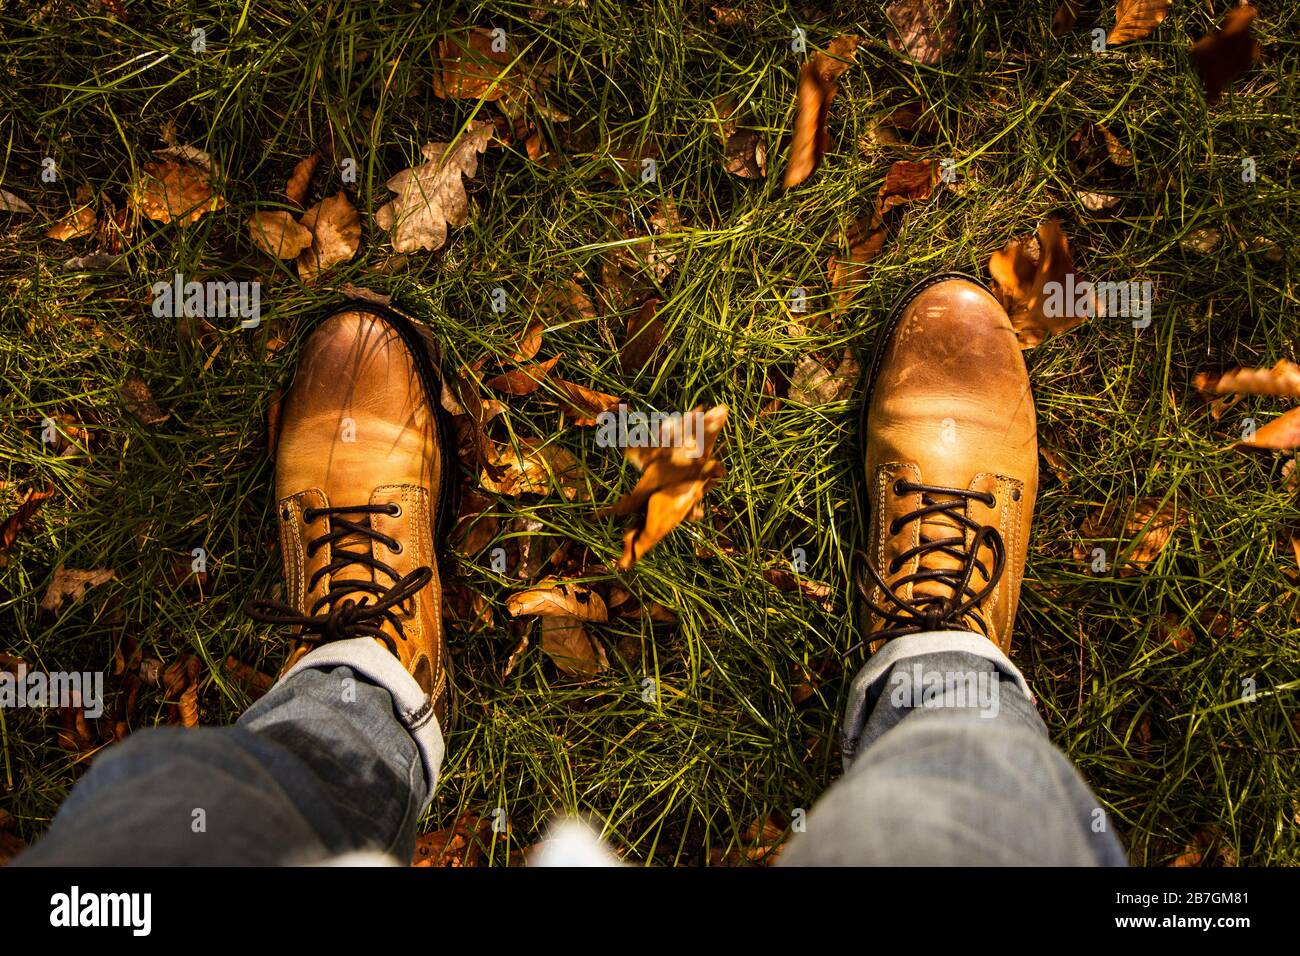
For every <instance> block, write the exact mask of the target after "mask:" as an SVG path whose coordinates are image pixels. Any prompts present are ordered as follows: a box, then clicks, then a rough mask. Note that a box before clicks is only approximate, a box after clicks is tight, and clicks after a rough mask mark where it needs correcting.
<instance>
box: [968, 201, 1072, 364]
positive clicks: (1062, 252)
mask: <svg viewBox="0 0 1300 956" xmlns="http://www.w3.org/2000/svg"><path fill="white" fill-rule="evenodd" d="M1037 246H1038V257H1037V259H1035V258H1034V257H1033V255H1032V253H1031V243H1030V241H1029V240H1028V239H1020V240H1016V241H1014V242H1010V243H1008V244H1007V245H1006V247H1004V248H1003V249H1001V250H999V251H998V252H995V253H993V256H992V258H990V259H989V273H990V274H991V275H992V276H993V281H994V283H995V285H996V289H995V291H996V293H997V295H998V298H999V299H1000V300H1001V302H1002V305H1003V307H1004V308H1005V309H1006V310H1007V314H1008V315H1010V317H1011V324H1012V326H1013V327H1014V328H1015V330H1016V337H1017V338H1018V339H1019V340H1020V347H1021V348H1022V349H1027V348H1032V347H1033V346H1035V345H1038V344H1039V343H1040V342H1042V341H1043V340H1044V339H1045V338H1047V337H1048V336H1050V335H1059V334H1060V333H1062V332H1066V331H1068V330H1070V329H1072V328H1074V327H1075V326H1077V325H1081V324H1082V323H1083V322H1085V321H1086V320H1087V318H1088V316H1089V315H1090V314H1092V312H1093V311H1095V310H1093V309H1083V310H1080V309H1077V308H1074V307H1073V305H1074V303H1073V302H1070V303H1068V305H1069V306H1071V307H1069V308H1067V307H1065V305H1066V304H1067V303H1065V302H1064V301H1063V296H1064V289H1065V282H1066V276H1068V275H1072V274H1073V273H1074V260H1073V259H1072V258H1071V257H1070V247H1069V243H1068V242H1067V241H1066V238H1065V233H1064V232H1062V231H1061V227H1060V226H1059V225H1058V224H1057V223H1056V221H1055V220H1052V219H1048V220H1046V221H1044V223H1043V224H1042V225H1041V226H1039V227H1038V236H1037ZM1056 312H1060V313H1062V314H1060V315H1056V314H1054V313H1056ZM1071 313H1073V314H1071Z"/></svg>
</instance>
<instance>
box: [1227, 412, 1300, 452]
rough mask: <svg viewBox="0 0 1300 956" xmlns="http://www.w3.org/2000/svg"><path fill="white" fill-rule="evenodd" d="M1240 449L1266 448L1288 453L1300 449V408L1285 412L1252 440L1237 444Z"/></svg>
mask: <svg viewBox="0 0 1300 956" xmlns="http://www.w3.org/2000/svg"><path fill="white" fill-rule="evenodd" d="M1237 447H1238V448H1264V449H1272V450H1274V451H1286V450H1288V449H1292V448H1300V406H1297V407H1296V408H1293V409H1291V410H1290V411H1288V412H1283V413H1282V414H1281V415H1279V416H1278V417H1277V418H1275V419H1273V420H1272V421H1270V422H1267V423H1266V424H1264V425H1262V426H1261V427H1260V428H1259V430H1258V431H1256V432H1255V434H1254V435H1252V436H1251V437H1250V438H1244V439H1242V440H1241V441H1239V442H1238V443H1237Z"/></svg>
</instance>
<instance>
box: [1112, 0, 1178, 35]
mask: <svg viewBox="0 0 1300 956" xmlns="http://www.w3.org/2000/svg"><path fill="white" fill-rule="evenodd" d="M1168 14H1169V0H1119V2H1118V3H1116V4H1115V25H1114V26H1113V27H1111V28H1110V33H1108V34H1107V35H1106V45H1107V46H1114V45H1115V44H1118V43H1128V42H1129V41H1130V40H1140V39H1142V37H1144V36H1146V35H1147V34H1149V33H1150V32H1151V31H1152V30H1154V29H1155V28H1156V27H1158V26H1160V24H1161V23H1163V22H1164V19H1165V17H1166V16H1167V15H1168Z"/></svg>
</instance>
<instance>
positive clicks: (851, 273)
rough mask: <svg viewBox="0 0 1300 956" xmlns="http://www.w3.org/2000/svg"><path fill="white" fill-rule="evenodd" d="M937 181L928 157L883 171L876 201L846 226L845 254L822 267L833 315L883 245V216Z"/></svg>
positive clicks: (840, 309) (920, 197) (841, 310)
mask: <svg viewBox="0 0 1300 956" xmlns="http://www.w3.org/2000/svg"><path fill="white" fill-rule="evenodd" d="M938 181H939V164H938V162H937V161H935V160H932V159H927V160H921V161H919V162H912V161H910V160H905V159H903V160H899V161H898V162H896V163H894V164H893V165H892V166H890V167H889V170H888V172H886V173H885V181H884V183H883V184H882V185H881V187H880V191H879V192H878V193H877V194H876V205H875V207H874V208H873V209H872V211H871V212H869V213H867V214H866V215H864V216H862V217H861V218H859V219H858V220H857V222H855V223H854V224H853V226H852V227H851V228H850V229H849V231H848V234H847V235H846V236H845V239H846V240H847V241H848V245H849V251H848V254H847V255H839V254H836V255H832V256H831V258H830V261H829V262H828V263H827V266H826V271H827V275H828V277H829V279H830V286H831V291H832V292H833V293H834V294H835V300H834V301H835V311H834V314H835V315H842V314H843V313H844V312H845V311H846V310H847V309H848V307H849V306H850V305H851V304H852V302H853V297H854V295H855V294H856V292H857V290H858V286H859V285H860V284H861V282H862V280H863V278H864V277H865V276H866V271H867V269H866V266H867V263H868V262H870V261H871V260H872V259H874V258H875V257H876V256H878V255H879V254H880V252H881V250H882V249H884V247H885V239H886V236H887V232H886V229H885V217H886V216H887V215H888V213H889V212H890V211H891V210H893V209H896V208H899V207H901V206H904V205H906V204H907V203H911V202H922V201H924V200H926V199H929V198H930V195H931V193H933V191H934V187H935V185H936V184H937V183H938Z"/></svg>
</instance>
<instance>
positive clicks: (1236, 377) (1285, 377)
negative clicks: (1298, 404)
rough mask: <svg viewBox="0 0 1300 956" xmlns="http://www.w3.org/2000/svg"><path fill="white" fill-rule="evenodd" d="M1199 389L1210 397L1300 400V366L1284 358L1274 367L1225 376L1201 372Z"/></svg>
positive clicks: (1234, 372)
mask: <svg viewBox="0 0 1300 956" xmlns="http://www.w3.org/2000/svg"><path fill="white" fill-rule="evenodd" d="M1195 382H1196V387H1197V388H1198V389H1200V390H1201V391H1202V392H1205V393H1207V394H1210V395H1227V394H1231V393H1239V394H1243V395H1280V396H1284V397H1286V398H1300V365H1297V364H1296V363H1295V362H1291V361H1289V360H1287V359H1281V360H1280V361H1279V362H1278V363H1277V364H1276V365H1274V366H1273V367H1272V368H1235V369H1233V370H1232V371H1230V372H1224V373H1223V374H1222V375H1213V374H1210V373H1207V372H1201V373H1200V374H1199V375H1197V376H1196V379H1195Z"/></svg>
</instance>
